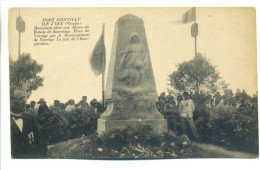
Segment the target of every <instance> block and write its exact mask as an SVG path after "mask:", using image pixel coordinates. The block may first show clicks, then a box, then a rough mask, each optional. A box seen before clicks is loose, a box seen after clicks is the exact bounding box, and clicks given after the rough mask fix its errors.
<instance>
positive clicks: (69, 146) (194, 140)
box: [8, 7, 259, 160]
mask: <svg viewBox="0 0 260 170" xmlns="http://www.w3.org/2000/svg"><path fill="white" fill-rule="evenodd" d="M8 24H9V25H8V31H9V32H8V34H9V75H10V129H11V130H10V131H11V133H10V135H11V157H12V158H13V159H46V158H49V159H101V160H104V159H109V160H111V159H113V160H114V159H116V160H125V159H127V160H128V159H131V160H137V159H138V160H139V159H180V158H182V159H184V158H258V157H259V140H258V139H259V137H258V135H259V132H258V92H257V63H256V62H257V47H256V10H255V8H252V7H236V8H231V7H219V8H216V7H204V8H201V7H185V8H184V7H167V8H166V7H164V8H163V7H153V8H144V7H142V8H135V7H132V8H129V7H128V8H126V7H124V8H112V7H106V8H101V7H99V8H97V7H95V8H89V7H80V8H79V7H77V8H72V7H71V8H69V7H67V8H10V9H9V17H8Z"/></svg>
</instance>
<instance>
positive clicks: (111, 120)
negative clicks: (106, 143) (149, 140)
mask: <svg viewBox="0 0 260 170" xmlns="http://www.w3.org/2000/svg"><path fill="white" fill-rule="evenodd" d="M105 99H106V101H107V109H106V111H105V112H104V113H103V114H102V115H101V117H100V119H98V128H97V131H98V135H99V136H101V135H103V134H106V133H109V132H112V131H114V130H116V129H118V128H119V129H125V128H127V127H129V126H132V127H136V128H138V127H141V126H142V125H143V124H150V125H151V126H152V128H153V133H154V134H155V135H160V134H162V133H163V132H165V131H166V130H167V122H166V120H165V119H164V117H163V115H162V114H161V113H160V112H159V111H158V110H157V108H156V100H157V91H156V85H155V81H154V75H153V69H152V64H151V59H150V54H149V49H148V44H147V39H146V34H145V28H144V22H143V19H141V18H139V17H136V16H134V15H131V14H127V15H125V16H123V17H121V18H119V19H118V21H117V22H116V26H115V32H114V40H113V46H112V51H111V58H110V64H109V70H108V77H107V84H106V91H105Z"/></svg>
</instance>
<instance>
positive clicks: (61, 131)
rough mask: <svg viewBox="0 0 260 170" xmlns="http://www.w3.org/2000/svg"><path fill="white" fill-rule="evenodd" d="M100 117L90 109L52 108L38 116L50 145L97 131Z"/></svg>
mask: <svg viewBox="0 0 260 170" xmlns="http://www.w3.org/2000/svg"><path fill="white" fill-rule="evenodd" d="M98 118H99V114H93V113H92V111H91V110H90V109H76V110H74V111H73V112H65V111H64V110H59V111H57V110H55V109H50V111H48V112H44V114H42V115H38V117H37V119H38V122H39V123H40V127H41V130H42V132H43V134H44V135H45V138H46V140H47V144H48V145H50V144H54V143H57V142H61V141H64V140H68V139H71V138H76V137H80V136H82V135H90V134H93V133H95V132H96V130H97V119H98Z"/></svg>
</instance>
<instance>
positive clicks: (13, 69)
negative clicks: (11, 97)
mask: <svg viewBox="0 0 260 170" xmlns="http://www.w3.org/2000/svg"><path fill="white" fill-rule="evenodd" d="M42 68H43V65H41V64H38V63H37V61H36V60H34V59H32V58H31V54H30V53H23V54H21V55H20V56H19V58H18V60H16V61H13V60H12V59H11V58H10V85H11V86H18V87H22V88H23V89H24V90H25V93H26V98H29V96H30V95H31V93H32V91H33V90H36V89H37V88H38V87H41V86H42V85H43V78H42V77H40V76H38V75H37V74H38V73H40V72H41V71H42Z"/></svg>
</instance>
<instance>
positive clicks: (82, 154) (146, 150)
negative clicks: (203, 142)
mask: <svg viewBox="0 0 260 170" xmlns="http://www.w3.org/2000/svg"><path fill="white" fill-rule="evenodd" d="M75 140H76V141H74V142H73V143H71V141H67V142H66V144H67V143H70V145H69V146H68V148H66V149H65V150H68V151H65V152H63V154H57V151H53V150H52V149H50V151H49V153H51V155H50V157H53V158H92V159H108V158H109V159H158V158H182V157H187V155H190V154H191V153H192V150H191V142H190V141H189V139H188V138H187V136H185V135H183V136H177V135H176V134H175V133H174V132H171V131H170V132H167V133H164V134H162V135H160V136H155V135H154V134H152V126H151V125H149V124H144V125H143V127H141V128H140V129H135V128H133V127H128V128H127V129H124V130H119V129H117V130H115V131H114V132H111V133H109V134H106V135H104V136H102V137H98V136H97V134H92V135H89V136H82V137H81V138H80V139H75ZM61 145H62V146H64V144H61ZM65 147H66V146H65ZM57 148H58V147H56V149H57ZM54 150H55V149H54Z"/></svg>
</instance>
